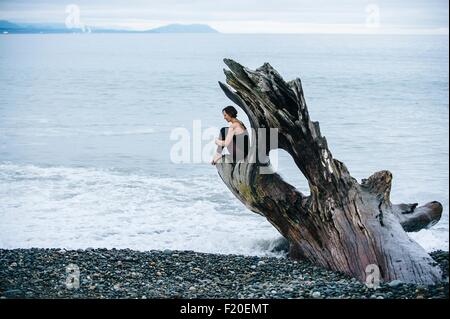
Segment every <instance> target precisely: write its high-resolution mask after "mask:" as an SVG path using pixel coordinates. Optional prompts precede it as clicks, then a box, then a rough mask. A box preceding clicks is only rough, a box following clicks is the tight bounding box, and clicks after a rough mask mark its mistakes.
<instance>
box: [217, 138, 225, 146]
mask: <svg viewBox="0 0 450 319" xmlns="http://www.w3.org/2000/svg"><path fill="white" fill-rule="evenodd" d="M215 143H216V145H217V146H224V145H225V141H222V140H219V139H218V138H216V141H215Z"/></svg>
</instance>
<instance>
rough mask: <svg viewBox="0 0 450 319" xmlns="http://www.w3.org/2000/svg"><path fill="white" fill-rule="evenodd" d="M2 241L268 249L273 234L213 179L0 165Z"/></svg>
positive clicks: (81, 245)
mask: <svg viewBox="0 0 450 319" xmlns="http://www.w3.org/2000/svg"><path fill="white" fill-rule="evenodd" d="M0 196H1V198H2V201H1V203H0V220H1V223H0V234H1V235H0V246H1V247H2V248H18V247H22V248H27V247H64V248H86V247H106V248H113V247H115V248H132V249H137V250H149V249H178V250H195V251H201V252H211V253H235V254H247V255H265V254H270V253H269V251H268V250H267V246H266V245H264V243H265V242H266V241H267V240H269V241H270V240H275V239H276V238H278V237H279V235H278V233H277V231H276V230H275V229H274V228H273V227H272V226H271V225H270V224H269V223H268V222H267V221H266V220H265V219H264V218H262V217H260V216H258V215H255V214H252V213H250V212H248V211H246V209H245V208H244V207H243V206H241V205H239V204H238V203H236V202H237V201H236V200H235V199H233V198H232V195H231V194H229V193H228V192H227V190H226V189H224V187H223V186H222V185H221V183H219V182H218V181H214V180H212V181H210V180H208V179H207V178H205V177H204V178H201V177H198V178H194V179H191V180H189V181H187V180H179V179H174V178H162V177H152V176H144V175H136V174H135V175H129V174H124V173H119V172H115V171H108V170H96V169H90V168H67V167H47V168H44V167H38V166H33V165H24V166H21V165H13V164H3V165H0Z"/></svg>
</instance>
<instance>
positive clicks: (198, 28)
mask: <svg viewBox="0 0 450 319" xmlns="http://www.w3.org/2000/svg"><path fill="white" fill-rule="evenodd" d="M145 32H149V33H219V31H217V30H215V29H213V28H211V27H210V26H209V25H207V24H169V25H165V26H162V27H159V28H155V29H151V30H148V31H145Z"/></svg>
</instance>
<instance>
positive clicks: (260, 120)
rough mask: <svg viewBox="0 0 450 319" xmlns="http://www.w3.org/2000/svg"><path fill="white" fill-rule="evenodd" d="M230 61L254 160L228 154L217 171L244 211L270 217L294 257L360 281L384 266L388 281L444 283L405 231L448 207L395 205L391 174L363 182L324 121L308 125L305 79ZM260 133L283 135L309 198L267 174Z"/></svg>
mask: <svg viewBox="0 0 450 319" xmlns="http://www.w3.org/2000/svg"><path fill="white" fill-rule="evenodd" d="M224 62H225V64H226V65H227V66H228V67H229V70H224V72H225V75H226V82H227V83H228V85H226V84H223V83H221V82H219V84H220V86H221V88H222V90H223V91H224V92H225V94H226V95H227V96H228V97H229V98H230V99H231V100H232V101H233V102H234V103H236V104H237V105H239V106H240V107H241V108H242V109H243V110H244V111H245V112H246V114H247V116H248V118H249V120H250V124H251V126H252V129H253V130H254V132H253V134H252V136H251V150H250V154H249V155H248V157H247V158H246V159H245V160H242V161H239V162H237V163H230V161H229V158H227V155H224V156H223V157H222V159H221V160H219V162H218V163H217V169H218V173H219V175H220V177H221V178H222V180H223V181H224V183H225V184H226V185H227V186H228V188H229V189H230V190H231V192H232V193H233V194H234V195H235V196H236V197H237V198H238V199H239V200H240V201H242V202H243V203H244V204H245V205H246V207H248V208H249V209H250V210H251V211H253V212H255V213H258V214H260V215H262V216H265V217H266V218H267V219H268V221H269V222H270V223H271V224H272V225H273V226H274V227H275V228H276V229H277V230H278V231H279V232H280V233H281V234H282V235H283V236H284V237H285V238H286V239H287V240H288V241H289V243H290V254H289V255H290V257H292V258H298V259H305V260H308V261H310V262H312V263H314V264H317V265H320V266H323V267H326V268H328V269H331V270H335V271H340V272H344V273H347V274H349V275H351V276H353V277H355V278H358V279H359V280H360V281H365V280H366V276H367V274H366V270H367V267H368V266H369V265H376V266H377V267H378V268H379V270H380V276H381V278H380V279H381V280H382V281H392V280H394V279H397V280H401V281H403V282H408V283H421V284H435V283H437V282H439V281H441V280H442V275H441V271H440V270H439V269H438V267H436V266H435V264H434V262H433V260H432V259H431V257H430V256H429V255H428V254H427V252H426V251H425V250H424V249H423V248H422V247H421V246H420V245H419V244H417V243H416V242H415V241H413V240H412V239H410V237H409V236H408V235H407V233H406V232H410V231H418V230H420V229H422V228H426V227H431V226H432V225H434V224H435V223H436V222H437V221H439V219H440V217H441V214H442V205H441V204H440V203H438V202H431V203H428V204H426V205H424V206H421V207H417V204H399V205H394V204H392V203H391V201H390V190H391V181H392V174H391V173H390V172H389V171H381V172H377V173H375V174H373V175H372V176H370V177H369V178H367V179H364V180H362V182H361V183H358V181H357V180H356V179H354V178H353V177H352V176H351V175H350V173H349V172H348V170H347V168H346V166H345V165H344V163H342V162H340V161H338V160H336V159H334V158H333V156H332V154H331V152H330V150H329V149H328V146H327V141H326V139H325V137H323V136H322V135H321V133H320V129H319V123H318V122H313V121H311V120H310V117H309V114H308V109H307V106H306V103H305V98H304V96H303V89H302V84H301V81H300V79H298V78H297V79H295V80H293V81H290V82H285V81H284V80H283V78H282V77H281V76H280V75H279V74H278V72H277V71H276V70H275V69H273V68H272V67H271V66H270V65H269V64H268V63H265V64H264V65H263V66H261V67H260V68H258V69H256V70H250V69H248V68H246V67H243V66H242V65H240V64H238V63H237V62H235V61H233V60H230V59H224ZM258 128H276V129H277V130H278V133H277V138H278V146H277V147H278V148H281V149H283V150H285V151H287V152H288V153H289V154H290V155H291V156H292V158H293V159H294V162H295V164H296V165H297V167H298V168H299V170H300V171H301V173H302V174H303V175H304V176H305V177H306V179H307V180H308V184H309V189H310V195H309V196H305V195H304V194H302V193H301V192H300V191H298V190H297V189H295V187H293V186H291V185H290V184H288V183H286V182H285V181H283V179H282V178H281V177H280V176H279V175H278V174H276V173H273V174H267V173H263V171H262V169H264V170H266V171H267V170H270V169H271V166H270V162H269V158H268V156H269V152H270V150H271V148H270V147H271V146H270V145H269V143H267V141H266V142H262V143H261V141H262V140H265V139H267V136H264V135H267V134H265V133H264V134H263V133H261V132H259V131H258ZM259 145H266V146H267V149H264V147H261V146H259ZM261 149H263V151H261ZM258 153H260V154H258ZM372 267H373V266H372Z"/></svg>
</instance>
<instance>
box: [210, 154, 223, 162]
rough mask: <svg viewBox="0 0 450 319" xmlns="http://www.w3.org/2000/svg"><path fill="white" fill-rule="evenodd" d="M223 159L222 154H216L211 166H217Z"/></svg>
mask: <svg viewBox="0 0 450 319" xmlns="http://www.w3.org/2000/svg"><path fill="white" fill-rule="evenodd" d="M221 158H222V155H221V154H216V155H215V156H214V158H213V159H212V161H211V165H216V163H217V161H218V160H220V159H221Z"/></svg>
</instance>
